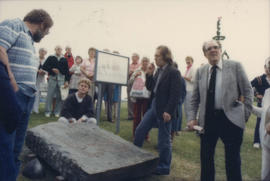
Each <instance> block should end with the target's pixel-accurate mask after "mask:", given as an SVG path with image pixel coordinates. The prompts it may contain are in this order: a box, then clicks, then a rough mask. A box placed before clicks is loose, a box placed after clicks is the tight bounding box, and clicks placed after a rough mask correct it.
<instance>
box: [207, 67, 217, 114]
mask: <svg viewBox="0 0 270 181" xmlns="http://www.w3.org/2000/svg"><path fill="white" fill-rule="evenodd" d="M216 75H217V66H216V65H214V66H213V67H212V73H211V78H210V82H209V88H208V91H207V110H208V112H209V113H211V112H212V111H214V109H215V88H216Z"/></svg>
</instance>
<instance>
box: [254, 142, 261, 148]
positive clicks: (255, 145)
mask: <svg viewBox="0 0 270 181" xmlns="http://www.w3.org/2000/svg"><path fill="white" fill-rule="evenodd" d="M260 147H261V146H260V143H254V144H253V148H257V149H259V148H260Z"/></svg>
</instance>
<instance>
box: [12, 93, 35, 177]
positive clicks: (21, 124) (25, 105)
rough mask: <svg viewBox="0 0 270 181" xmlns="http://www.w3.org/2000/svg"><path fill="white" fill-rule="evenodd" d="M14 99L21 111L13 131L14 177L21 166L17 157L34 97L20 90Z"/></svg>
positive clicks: (22, 142)
mask: <svg viewBox="0 0 270 181" xmlns="http://www.w3.org/2000/svg"><path fill="white" fill-rule="evenodd" d="M16 97H17V100H18V102H19V105H20V107H21V109H22V111H23V114H22V117H21V119H20V120H19V121H18V123H17V127H16V130H15V140H14V150H13V153H14V159H15V167H16V171H15V174H16V176H18V174H19V170H20V165H21V162H20V160H19V156H20V153H21V151H22V147H23V144H24V138H25V134H26V130H27V126H28V121H29V116H30V113H31V110H32V108H33V104H34V101H35V97H29V96H27V95H25V94H24V93H23V92H22V90H21V89H20V90H19V91H18V92H16Z"/></svg>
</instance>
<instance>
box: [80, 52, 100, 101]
mask: <svg viewBox="0 0 270 181" xmlns="http://www.w3.org/2000/svg"><path fill="white" fill-rule="evenodd" d="M88 55H89V58H87V59H85V60H83V62H82V65H81V72H82V78H84V77H86V78H88V79H89V80H90V81H91V86H90V89H89V92H88V94H89V95H90V96H91V97H92V98H93V99H94V93H95V86H94V81H93V78H94V73H95V60H96V49H95V48H93V47H91V48H89V49H88Z"/></svg>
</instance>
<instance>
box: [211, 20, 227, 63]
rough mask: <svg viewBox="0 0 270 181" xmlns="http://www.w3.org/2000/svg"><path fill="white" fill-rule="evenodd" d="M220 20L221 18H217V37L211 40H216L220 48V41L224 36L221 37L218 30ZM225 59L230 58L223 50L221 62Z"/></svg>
mask: <svg viewBox="0 0 270 181" xmlns="http://www.w3.org/2000/svg"><path fill="white" fill-rule="evenodd" d="M221 18H222V17H221V16H220V17H218V21H217V35H216V36H214V37H213V40H216V41H217V42H218V43H219V44H220V46H221V47H222V44H221V42H220V41H223V40H225V38H226V36H223V35H221V33H220V29H221V28H220V21H221ZM225 57H226V59H229V58H230V57H229V55H228V53H227V52H226V50H224V52H223V53H222V60H224V58H225Z"/></svg>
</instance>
